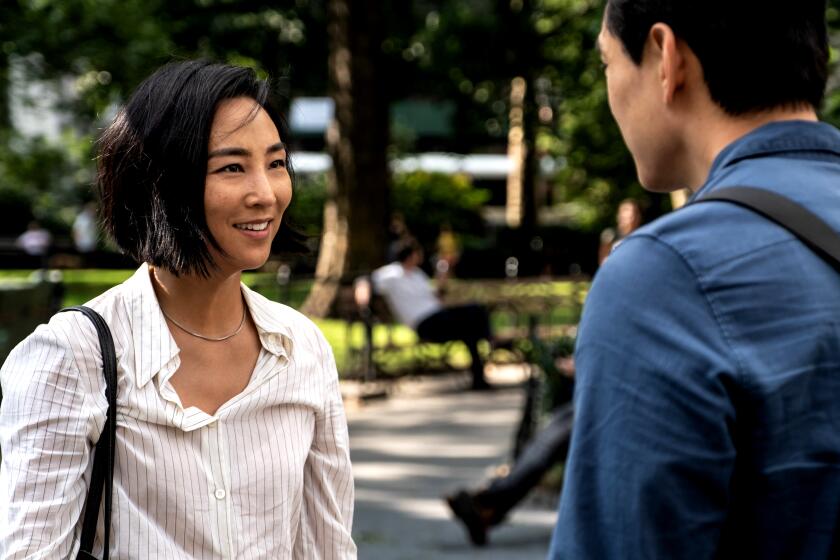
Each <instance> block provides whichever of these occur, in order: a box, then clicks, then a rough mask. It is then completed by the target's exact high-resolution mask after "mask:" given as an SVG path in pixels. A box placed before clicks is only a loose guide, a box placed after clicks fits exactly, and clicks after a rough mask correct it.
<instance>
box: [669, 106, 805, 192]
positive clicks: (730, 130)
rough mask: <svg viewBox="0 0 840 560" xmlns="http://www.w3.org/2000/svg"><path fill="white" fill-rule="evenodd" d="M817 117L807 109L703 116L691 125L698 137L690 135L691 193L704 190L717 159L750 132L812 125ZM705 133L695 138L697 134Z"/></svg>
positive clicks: (688, 176)
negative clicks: (793, 123)
mask: <svg viewBox="0 0 840 560" xmlns="http://www.w3.org/2000/svg"><path fill="white" fill-rule="evenodd" d="M817 120H818V119H817V113H816V111H814V110H813V109H811V108H808V109H799V108H796V109H790V108H783V109H772V110H769V111H762V112H759V113H751V114H749V115H741V116H738V117H732V116H730V115H726V114H725V113H723V112H722V111H719V112H718V113H716V114H713V115H709V116H704V117H703V118H700V119H698V122H695V123H693V124H692V126H691V128H692V129H694V131H695V133H694V134H692V133H691V131H688V134H687V136H688V138H689V140H688V146H689V150H688V154H689V159H688V161H687V162H686V167H687V169H686V170H687V172H688V173H687V176H686V179H687V184H688V186H689V188H690V189H691V190H692V191H696V190H697V189H698V188H700V187H701V186H703V183H705V182H706V179H707V177H708V175H709V171H710V170H711V167H712V164H713V163H714V161H715V158H716V157H717V156H718V154H720V152H721V151H723V149H724V148H726V147H727V146H728V145H730V144H731V143H732V142H734V141H736V140H738V139H739V138H742V137H744V136H746V135H747V134H749V133H750V132H752V131H754V130H756V129H758V128H760V127H762V126H764V125H766V124H770V123H773V122H783V121H813V122H816V121H817ZM698 130H699V131H702V132H701V133H700V134H696V131H698Z"/></svg>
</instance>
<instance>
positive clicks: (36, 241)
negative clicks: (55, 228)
mask: <svg viewBox="0 0 840 560" xmlns="http://www.w3.org/2000/svg"><path fill="white" fill-rule="evenodd" d="M15 243H16V245H17V246H18V247H20V248H21V249H22V250H23V252H24V253H26V254H27V255H31V256H33V257H38V259H39V261H40V263H39V266H40V267H41V268H47V266H48V261H47V258H48V257H49V253H50V246H51V245H52V234H51V233H50V232H49V231H48V230H46V229H44V228H43V227H41V224H39V223H38V222H37V221H35V220H32V221H31V222H29V225H28V226H27V227H26V231H24V232H23V233H22V234H20V235H19V236H18V238H17V240H16V242H15Z"/></svg>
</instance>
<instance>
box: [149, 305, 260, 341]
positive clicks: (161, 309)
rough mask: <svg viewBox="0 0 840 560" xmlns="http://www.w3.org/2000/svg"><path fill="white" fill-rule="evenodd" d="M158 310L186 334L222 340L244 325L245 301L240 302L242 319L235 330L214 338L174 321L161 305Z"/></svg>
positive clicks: (232, 335) (235, 332)
mask: <svg viewBox="0 0 840 560" xmlns="http://www.w3.org/2000/svg"><path fill="white" fill-rule="evenodd" d="M160 312H161V313H163V316H164V317H166V318H167V319H169V320H170V321H172V323H173V324H174V325H175V326H176V327H178V328H179V329H181V330H182V331H184V332H185V333H187V334H191V335H193V336H194V337H196V338H200V339H202V340H209V341H210V342H221V341H223V340H227V339H229V338H233V337H234V336H236V335H238V334H239V331H241V330H242V327H244V326H245V302H244V301H243V302H242V320H241V321H239V326H238V327H236V330H235V331H233V332H232V333H230V334H229V335H226V336H220V337H218V338H216V337H215V336H204V335H203V334H201V333H197V332H195V331H191V330H190V329H188V328H187V327H185V326H184V325H182V324H181V323H179V322H178V321H176V320H175V319H173V318H172V317H170V316H169V315H168V314H167V313H166V311H164V310H163V307H161V308H160Z"/></svg>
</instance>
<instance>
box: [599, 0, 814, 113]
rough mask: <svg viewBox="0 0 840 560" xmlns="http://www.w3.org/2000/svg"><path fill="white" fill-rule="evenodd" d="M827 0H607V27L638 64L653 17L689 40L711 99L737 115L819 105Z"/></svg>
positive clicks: (653, 20) (654, 22)
mask: <svg viewBox="0 0 840 560" xmlns="http://www.w3.org/2000/svg"><path fill="white" fill-rule="evenodd" d="M825 10H826V2H825V0H798V1H796V2H783V1H781V0H735V1H724V0H702V1H701V0H608V1H607V9H606V15H605V18H606V27H607V30H608V31H609V32H610V33H612V35H613V36H615V37H617V38H618V39H619V41H620V42H621V43H622V44H623V45H624V49H625V51H626V52H627V54H628V55H629V56H630V58H631V59H632V60H633V61H634V62H635V63H636V64H640V63H641V61H642V54H643V51H644V45H645V40H646V39H647V37H648V33H649V32H650V28H651V27H652V26H653V25H654V24H656V23H660V22H661V23H665V24H667V25H669V26H670V27H671V28H672V29H673V30H674V33H675V34H676V35H677V37H678V38H680V39H682V40H684V41H685V42H686V44H688V46H689V47H690V48H691V50H692V51H693V52H694V54H695V55H697V58H698V59H699V60H700V64H701V65H702V66H703V74H704V77H705V80H706V83H707V85H708V87H709V92H710V93H711V97H712V99H713V100H714V101H715V102H716V103H718V104H719V105H720V106H721V107H722V108H723V110H724V111H726V112H727V113H728V114H730V115H733V116H736V115H743V114H747V113H752V112H757V111H762V110H766V109H774V108H779V107H801V106H805V105H810V106H812V107H814V108H815V109H819V107H820V104H821V103H822V99H823V94H824V91H825V85H826V80H827V78H828V33H827V30H826V23H825Z"/></svg>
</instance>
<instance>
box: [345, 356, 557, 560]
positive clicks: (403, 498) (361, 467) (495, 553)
mask: <svg viewBox="0 0 840 560" xmlns="http://www.w3.org/2000/svg"><path fill="white" fill-rule="evenodd" d="M517 376H521V372H518V371H511V370H510V369H508V370H505V371H496V372H490V373H489V375H488V377H489V378H490V379H491V380H492V381H494V382H496V383H504V384H505V386H506V387H507V388H505V389H501V390H497V391H492V392H487V393H473V392H469V391H464V390H463V387H464V386H465V385H466V384H467V383H468V380H467V378H466V377H461V376H458V375H451V376H445V377H435V378H427V379H425V380H419V381H405V382H401V384H400V386H399V388H398V389H397V390H396V391H395V392H394V393H393V394H392V395H391V396H390V397H389V398H387V399H383V400H379V401H368V402H367V403H366V404H365V405H363V406H360V407H355V406H353V404H352V402H350V403H348V419H349V423H350V441H351V449H352V457H353V464H354V473H355V477H356V514H355V520H354V527H353V533H354V537H355V539H356V543H357V544H358V547H359V558H360V559H361V560H414V559H417V560H420V559H422V560H428V559H438V558H440V559H444V560H456V559H467V558H475V559H487V560H490V559H499V560H501V559H505V560H508V559H525V560H530V559H540V560H544V558H545V555H546V551H547V550H548V544H549V540H550V538H551V530H552V527H553V525H554V519H555V512H554V503H553V502H551V503H545V500H543V502H544V503H542V504H539V503H534V502H535V500H530V501H529V502H528V503H526V504H523V506H522V507H520V508H519V509H517V510H515V512H514V514H513V515H512V517H511V518H510V519H509V520H508V522H507V523H506V524H505V525H503V526H501V527H499V528H498V529H496V530H495V531H493V532H492V533H491V534H490V544H489V545H488V546H487V547H485V548H482V549H476V548H473V547H472V546H471V545H470V544H469V542H468V541H467V538H466V534H465V533H464V531H463V529H462V527H461V526H460V525H458V524H456V522H455V521H453V520H452V519H451V518H450V513H449V510H448V508H447V507H446V504H445V503H444V502H443V501H442V500H441V496H442V495H444V494H446V493H447V492H450V491H452V489H454V488H456V487H459V486H464V485H466V486H475V484H476V483H478V482H480V481H481V480H484V479H485V478H486V477H487V475H488V474H489V472H491V470H492V468H493V467H494V466H497V465H499V464H501V463H503V462H505V460H506V459H507V458H508V455H509V452H510V448H511V441H512V435H513V430H514V429H515V426H516V422H517V420H518V416H519V407H520V405H521V402H522V398H523V392H522V389H521V388H520V387H519V386H518V385H516V384H515V381H516V380H517V379H516V377H517ZM520 378H521V377H520Z"/></svg>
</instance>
